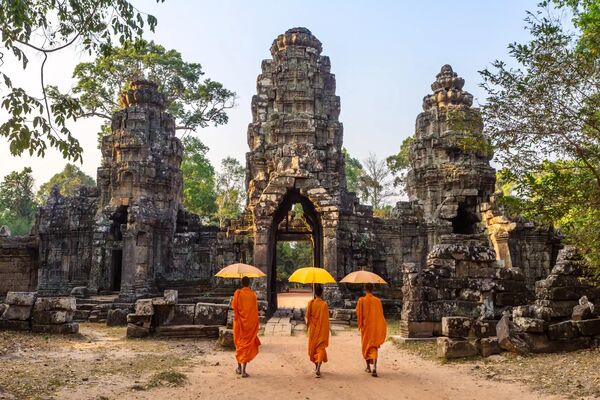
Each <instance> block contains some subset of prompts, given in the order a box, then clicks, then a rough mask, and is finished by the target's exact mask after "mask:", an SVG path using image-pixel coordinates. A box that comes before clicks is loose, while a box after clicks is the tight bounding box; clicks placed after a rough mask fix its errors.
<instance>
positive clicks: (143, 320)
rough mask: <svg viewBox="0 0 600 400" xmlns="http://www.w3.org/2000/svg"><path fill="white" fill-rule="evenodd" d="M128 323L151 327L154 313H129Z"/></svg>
mask: <svg viewBox="0 0 600 400" xmlns="http://www.w3.org/2000/svg"><path fill="white" fill-rule="evenodd" d="M127 324H131V325H138V326H143V327H145V328H150V325H151V324H152V315H138V314H127Z"/></svg>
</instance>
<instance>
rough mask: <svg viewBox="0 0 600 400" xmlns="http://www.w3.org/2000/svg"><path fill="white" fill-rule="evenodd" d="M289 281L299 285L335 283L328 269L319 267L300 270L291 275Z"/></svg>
mask: <svg viewBox="0 0 600 400" xmlns="http://www.w3.org/2000/svg"><path fill="white" fill-rule="evenodd" d="M288 281H290V282H297V283H321V284H324V283H335V279H333V276H331V274H330V273H329V272H327V270H326V269H324V268H317V267H304V268H299V269H297V270H295V271H294V273H293V274H292V275H290V277H289V278H288Z"/></svg>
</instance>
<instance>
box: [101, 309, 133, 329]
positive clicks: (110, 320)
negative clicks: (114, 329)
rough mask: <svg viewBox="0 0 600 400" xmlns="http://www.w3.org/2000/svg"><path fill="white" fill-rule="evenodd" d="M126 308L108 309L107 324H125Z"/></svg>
mask: <svg viewBox="0 0 600 400" xmlns="http://www.w3.org/2000/svg"><path fill="white" fill-rule="evenodd" d="M128 313H129V312H128V311H127V310H124V309H121V308H117V309H115V310H108V314H107V315H106V325H107V326H125V325H127V314H128Z"/></svg>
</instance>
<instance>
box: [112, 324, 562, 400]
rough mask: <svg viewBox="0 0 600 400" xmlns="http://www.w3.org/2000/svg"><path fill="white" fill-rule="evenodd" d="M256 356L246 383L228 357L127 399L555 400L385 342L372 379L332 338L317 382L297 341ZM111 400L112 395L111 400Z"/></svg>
mask: <svg viewBox="0 0 600 400" xmlns="http://www.w3.org/2000/svg"><path fill="white" fill-rule="evenodd" d="M261 340H262V342H263V346H262V347H261V352H260V354H259V356H258V358H257V359H256V360H255V361H254V362H253V363H251V364H250V366H249V369H248V372H249V373H250V374H251V377H250V378H248V379H241V378H239V377H238V376H236V375H235V374H234V371H233V370H234V355H233V353H232V352H215V353H212V354H210V355H207V358H206V362H205V363H203V365H198V366H193V367H191V368H190V369H189V370H188V371H186V375H187V376H188V378H189V383H188V384H187V385H186V386H184V387H182V388H158V389H154V390H151V391H148V392H139V393H135V392H134V393H132V392H129V393H128V397H127V398H133V399H177V400H186V399H217V400H221V399H234V398H236V399H260V400H265V399H305V400H306V399H361V400H364V399H394V400H396V399H419V400H426V399H442V400H443V399H448V400H450V399H462V400H469V399H476V400H480V399H487V400H501V399H507V400H508V399H510V400H514V399H520V400H530V399H559V398H560V397H549V396H543V395H540V394H537V393H533V392H531V391H529V390H528V389H526V388H525V387H523V386H520V385H517V384H512V383H511V384H508V383H499V382H494V381H488V380H485V379H482V378H476V377H474V376H473V375H472V374H469V372H468V370H467V368H466V367H463V366H461V365H456V364H453V365H440V364H437V363H434V362H432V361H428V360H423V359H420V358H418V357H417V356H413V355H411V354H408V353H407V352H405V351H401V350H398V349H397V348H396V347H395V346H394V345H393V344H391V343H389V342H388V343H386V344H385V345H384V346H383V347H382V349H381V350H380V357H381V361H380V366H379V372H380V377H379V378H372V377H371V376H370V375H368V374H366V373H365V372H363V370H362V366H363V364H362V359H361V356H360V338H359V336H358V335H357V334H356V333H354V332H340V333H338V334H337V335H336V336H334V337H332V338H331V342H330V347H329V349H328V353H329V359H330V362H329V363H327V364H325V365H324V367H323V378H322V379H315V378H314V375H313V374H312V373H311V364H310V363H309V361H308V359H307V356H306V355H305V353H306V348H305V346H306V343H305V337H304V336H302V335H301V336H293V337H264V338H261ZM111 398H112V397H111Z"/></svg>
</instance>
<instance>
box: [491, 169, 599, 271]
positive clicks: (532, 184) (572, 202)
mask: <svg viewBox="0 0 600 400" xmlns="http://www.w3.org/2000/svg"><path fill="white" fill-rule="evenodd" d="M498 180H499V182H500V184H501V185H502V187H503V188H504V189H507V190H506V192H505V196H504V197H502V198H501V204H502V205H503V206H504V208H505V210H506V211H507V213H508V214H511V215H523V216H525V217H526V218H528V219H530V220H533V221H536V222H539V223H542V224H548V225H549V224H552V225H554V226H556V227H558V228H560V230H561V231H562V233H563V234H565V236H566V238H565V241H566V242H568V243H572V244H575V245H577V246H578V247H579V248H580V249H581V251H582V253H583V254H584V256H585V257H586V259H587V261H588V264H589V265H590V266H600V193H599V192H598V190H597V188H596V185H595V180H594V177H593V176H592V175H591V173H590V171H589V169H588V168H587V167H586V166H585V165H583V163H582V162H575V161H563V160H559V161H544V162H543V163H542V164H541V165H540V167H539V168H538V169H537V170H536V171H535V172H532V173H530V174H527V175H525V176H524V177H520V176H517V175H516V174H514V173H512V172H511V171H510V170H509V169H503V170H501V171H499V172H498ZM594 269H595V271H596V273H597V274H600V268H594Z"/></svg>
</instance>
